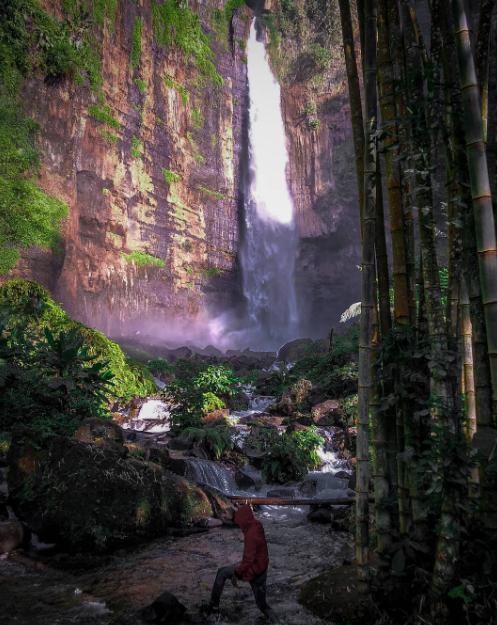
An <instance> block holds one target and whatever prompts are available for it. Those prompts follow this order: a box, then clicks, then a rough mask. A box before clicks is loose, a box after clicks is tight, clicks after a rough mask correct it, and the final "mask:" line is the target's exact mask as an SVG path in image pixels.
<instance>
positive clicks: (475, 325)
mask: <svg viewBox="0 0 497 625" xmlns="http://www.w3.org/2000/svg"><path fill="white" fill-rule="evenodd" d="M439 17H440V20H441V27H442V34H443V49H442V52H443V54H442V60H443V71H444V78H445V81H444V83H445V89H446V92H447V94H446V98H447V102H448V105H449V106H450V123H451V132H450V134H451V139H450V140H449V141H448V142H447V143H448V144H449V145H450V146H451V147H452V151H453V165H454V178H455V179H456V180H454V184H455V183H456V181H457V185H458V187H459V194H458V198H457V199H458V202H459V204H460V208H461V212H462V220H461V227H462V230H463V266H462V269H463V273H464V279H465V282H466V285H467V289H468V295H469V301H470V314H471V327H472V342H473V356H474V358H473V362H474V376H475V386H476V388H475V390H476V414H477V418H478V423H479V424H480V425H489V424H490V423H491V420H492V389H491V383H490V365H489V359H488V353H487V333H486V328H485V315H484V310H483V303H482V299H481V286H480V273H479V267H478V258H477V256H476V253H475V251H476V236H475V220H474V214H473V210H472V198H471V191H470V184H469V169H468V158H467V153H466V146H465V142H464V121H463V116H464V113H463V105H462V93H461V87H460V79H459V71H458V61H457V51H456V41H455V36H454V32H453V27H452V20H451V15H450V13H447V12H446V11H440V12H439Z"/></svg>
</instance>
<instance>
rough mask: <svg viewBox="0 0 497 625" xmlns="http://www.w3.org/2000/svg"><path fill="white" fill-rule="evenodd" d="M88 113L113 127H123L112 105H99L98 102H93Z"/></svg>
mask: <svg viewBox="0 0 497 625" xmlns="http://www.w3.org/2000/svg"><path fill="white" fill-rule="evenodd" d="M88 113H89V115H90V116H91V117H93V119H96V120H97V121H99V122H102V124H105V125H106V126H110V127H111V128H120V127H121V124H120V123H119V121H118V120H117V119H116V118H115V117H114V116H113V115H112V109H111V108H110V106H107V105H102V106H98V105H96V104H92V105H90V106H89V107H88Z"/></svg>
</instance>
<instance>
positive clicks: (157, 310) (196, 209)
mask: <svg viewBox="0 0 497 625" xmlns="http://www.w3.org/2000/svg"><path fill="white" fill-rule="evenodd" d="M81 2H87V0H71V1H70V2H68V1H67V0H66V2H64V3H63V2H61V1H60V0H45V2H44V3H43V6H44V8H45V9H46V10H47V11H48V12H49V13H51V14H52V15H55V16H56V17H58V18H59V19H67V11H68V7H71V6H72V5H78V3H79V4H81ZM102 2H103V0H98V2H97V1H96V0H95V2H93V5H94V6H100V5H101V4H102ZM107 4H112V3H111V2H110V1H109V2H103V5H107ZM116 4H117V10H116V12H115V15H113V14H112V12H111V17H109V16H108V17H106V18H105V19H104V20H103V26H101V27H99V28H97V29H96V35H95V45H96V46H98V47H99V48H100V50H101V58H102V78H103V81H102V88H101V91H99V92H98V90H95V89H92V88H90V86H88V85H86V84H77V82H78V81H75V80H73V79H70V78H64V79H58V80H48V81H47V80H46V79H44V76H42V75H41V74H40V75H38V74H37V73H34V74H32V75H30V76H28V79H27V80H26V82H25V83H24V86H23V91H22V97H23V101H24V103H25V107H26V113H27V114H28V115H30V116H32V117H33V118H34V119H35V120H36V122H38V124H39V127H40V132H39V142H38V146H39V151H40V155H41V176H40V179H39V184H40V186H41V188H43V189H44V190H46V191H47V192H48V193H50V194H51V195H53V196H55V197H57V198H59V199H61V200H63V201H64V202H66V203H67V204H68V206H69V216H68V218H67V219H66V221H65V223H64V226H63V237H62V239H63V240H62V245H61V249H59V250H58V251H55V252H53V251H42V250H35V249H31V250H29V251H28V252H24V253H23V255H22V258H21V260H20V261H19V263H18V264H17V266H16V268H15V270H13V272H11V274H10V275H11V276H12V275H14V276H22V277H29V278H34V279H35V280H38V281H40V282H41V283H43V284H44V285H46V286H47V287H48V288H49V289H50V290H51V291H52V292H53V293H54V295H55V297H56V299H57V300H58V301H60V302H61V303H62V304H63V305H64V307H65V308H66V309H67V310H68V312H69V313H70V314H71V315H73V316H74V317H76V318H78V319H80V320H82V321H83V322H85V323H88V324H91V325H93V326H96V327H98V328H100V329H102V330H103V331H104V332H106V333H108V334H112V335H119V334H126V333H128V332H130V331H133V330H134V329H136V328H142V330H143V327H146V326H145V324H144V321H147V320H148V321H150V322H153V323H154V324H155V326H152V325H151V326H150V330H151V331H155V328H159V327H161V328H163V329H164V330H165V334H167V332H168V331H170V330H171V328H172V326H173V324H172V323H171V322H170V321H168V320H171V319H173V318H177V319H179V320H180V323H179V326H178V327H179V328H181V322H184V321H188V322H189V321H190V320H192V319H196V318H198V317H199V316H200V317H202V315H204V314H205V311H206V310H208V309H209V310H218V311H219V310H221V309H223V308H225V307H227V306H230V305H232V304H234V303H236V302H239V301H240V300H241V292H240V291H241V279H240V275H239V267H238V260H237V251H238V248H239V240H240V230H241V229H240V197H241V189H240V180H241V175H240V169H241V163H240V155H241V153H242V150H241V145H242V139H243V134H244V124H245V120H246V102H247V81H246V59H245V41H246V39H247V37H248V29H249V25H250V16H251V10H250V9H249V8H248V7H246V6H244V5H243V6H237V5H241V4H242V3H241V2H237V1H236V0H230V1H229V2H224V1H223V0H198V1H196V2H195V1H193V2H190V3H189V4H188V6H189V10H188V15H190V18H191V17H192V16H193V17H194V16H195V15H198V16H199V18H200V25H201V27H202V29H203V31H204V32H205V33H207V34H208V35H210V43H209V44H208V45H209V46H210V48H211V49H212V51H213V54H212V57H211V56H209V54H210V53H209V51H208V47H207V48H206V47H205V46H204V47H203V48H202V46H201V49H200V52H199V51H198V49H197V47H196V46H195V45H193V44H194V42H196V41H198V37H197V35H196V31H195V28H196V26H195V20H194V19H193V21H192V22H191V23H190V22H188V23H187V24H186V25H185V23H183V22H182V23H181V24H180V25H179V27H178V28H177V29H176V30H175V29H172V30H169V31H167V28H166V29H164V28H161V27H160V24H161V23H162V22H160V19H162V18H163V19H164V23H165V24H170V23H174V20H175V19H176V20H177V19H180V18H181V19H182V20H184V19H186V18H185V15H183V16H181V15H180V16H179V18H178V14H177V13H174V11H173V14H172V15H169V14H168V15H166V16H162V18H161V15H160V14H157V11H156V10H154V7H157V5H159V4H160V3H155V2H153V1H152V0H136V1H134V0H119V1H118V2H117V3H116ZM335 4H336V3H335V2H332V3H327V2H323V1H321V0H312V1H310V2H305V3H304V2H300V1H297V0H295V2H289V1H288V0H287V1H286V2H281V4H280V3H279V2H277V1H276V0H274V1H268V2H267V3H266V13H267V17H266V20H267V25H268V30H269V32H270V41H271V55H272V58H273V62H274V65H275V69H276V70H277V71H278V74H279V75H280V80H281V83H282V98H283V108H284V116H285V123H286V128H287V133H288V144H289V155H290V166H289V171H288V175H289V179H290V180H291V189H292V193H293V196H294V200H295V204H296V207H297V217H298V224H299V231H300V235H301V242H300V248H299V257H298V260H297V283H298V288H299V299H300V301H302V302H305V305H304V307H303V310H302V314H303V318H304V319H307V320H309V319H312V323H308V324H307V326H308V327H310V328H312V332H313V333H322V332H324V331H325V330H326V329H328V327H329V325H330V323H331V322H332V321H333V318H334V317H336V313H339V312H340V309H342V308H343V307H345V306H347V305H348V304H349V303H351V301H350V299H352V300H353V299H354V296H353V295H352V296H351V295H350V287H351V285H352V287H354V286H355V285H356V284H358V281H359V277H358V276H359V274H358V272H357V271H356V269H355V264H357V262H358V261H357V242H358V235H357V231H358V230H357V221H358V220H357V206H356V196H355V180H354V174H353V171H354V169H353V160H352V142H351V132H350V124H349V121H348V103H347V93H346V80H345V71H344V64H343V60H342V57H341V42H340V36H339V21H338V20H337V13H336V6H335ZM321 5H323V6H321ZM175 6H176V5H175ZM180 6H181V5H180ZM295 6H296V10H297V13H296V14H295V15H294V14H293V13H292V10H293V9H295ZM190 10H191V11H190ZM289 11H290V16H292V15H293V18H292V19H293V22H292V21H291V20H290V21H289V18H288V15H289ZM320 13H322V16H321V17H320ZM187 17H188V16H187ZM190 18H188V19H190ZM323 19H325V20H327V26H326V30H324V31H323V28H322V23H321V22H322V20H323ZM285 20H286V21H285ZM158 23H159V27H158V26H157V24H158ZM182 29H183V30H182ZM178 32H180V33H183V35H182V37H179V38H178V36H177V33H178ZM171 33H173V34H171ZM174 33H176V34H174ZM320 33H324V34H320ZM197 34H198V33H197ZM204 43H205V42H204ZM322 49H327V50H328V54H327V55H324V54H323V52H322ZM211 63H214V65H211ZM355 274H357V276H356V275H355ZM345 289H348V290H349V293H347V294H346V295H345ZM186 327H187V329H186V330H185V335H184V338H187V336H186V332H189V333H191V330H192V326H191V324H190V325H187V326H186ZM304 331H306V329H304ZM309 331H310V330H309ZM180 334H181V331H180ZM180 340H181V339H180Z"/></svg>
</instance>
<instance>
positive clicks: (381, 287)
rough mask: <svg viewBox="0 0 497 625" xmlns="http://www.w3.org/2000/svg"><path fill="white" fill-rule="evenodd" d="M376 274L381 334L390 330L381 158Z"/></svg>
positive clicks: (378, 188) (377, 194)
mask: <svg viewBox="0 0 497 625" xmlns="http://www.w3.org/2000/svg"><path fill="white" fill-rule="evenodd" d="M375 236H376V242H375V250H376V275H377V281H378V312H379V326H380V335H381V337H382V338H385V336H386V335H387V334H388V333H389V332H390V329H391V327H392V316H391V314H390V276H389V269H388V253H387V241H386V236H385V212H384V208H383V186H382V173H381V163H380V158H379V157H378V158H377V159H376V235H375Z"/></svg>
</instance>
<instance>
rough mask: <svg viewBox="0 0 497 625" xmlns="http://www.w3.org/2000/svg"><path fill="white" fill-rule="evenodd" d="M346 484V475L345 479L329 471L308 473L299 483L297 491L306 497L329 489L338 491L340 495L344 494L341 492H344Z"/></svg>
mask: <svg viewBox="0 0 497 625" xmlns="http://www.w3.org/2000/svg"><path fill="white" fill-rule="evenodd" d="M347 484H348V476H347V479H341V478H338V477H337V476H336V475H332V474H331V473H310V474H309V475H308V476H307V477H306V478H305V479H304V481H303V482H302V484H301V485H300V487H299V491H300V492H301V493H302V494H303V495H306V496H307V497H314V496H316V494H317V493H318V492H321V491H331V490H334V491H340V492H341V493H342V495H341V496H346V495H344V494H343V493H346V489H347Z"/></svg>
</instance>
